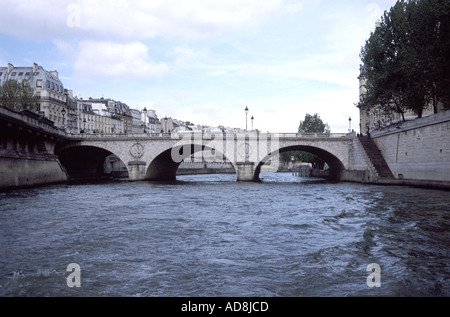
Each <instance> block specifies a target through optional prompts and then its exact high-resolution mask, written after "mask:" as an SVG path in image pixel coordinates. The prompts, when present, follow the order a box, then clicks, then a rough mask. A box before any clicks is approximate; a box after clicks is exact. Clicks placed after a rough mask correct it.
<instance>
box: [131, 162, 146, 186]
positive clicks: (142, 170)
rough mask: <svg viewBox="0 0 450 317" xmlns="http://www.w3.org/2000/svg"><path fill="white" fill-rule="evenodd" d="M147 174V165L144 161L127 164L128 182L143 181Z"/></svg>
mask: <svg viewBox="0 0 450 317" xmlns="http://www.w3.org/2000/svg"><path fill="white" fill-rule="evenodd" d="M146 173H147V163H145V162H144V161H130V162H128V179H129V180H130V181H141V180H144V179H145V177H146Z"/></svg>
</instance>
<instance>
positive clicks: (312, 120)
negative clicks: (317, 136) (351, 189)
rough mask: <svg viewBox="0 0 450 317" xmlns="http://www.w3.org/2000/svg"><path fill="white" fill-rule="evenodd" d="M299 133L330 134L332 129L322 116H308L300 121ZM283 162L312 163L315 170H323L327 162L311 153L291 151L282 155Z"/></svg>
mask: <svg viewBox="0 0 450 317" xmlns="http://www.w3.org/2000/svg"><path fill="white" fill-rule="evenodd" d="M298 132H299V133H330V127H329V126H328V124H326V123H324V122H323V121H322V119H321V118H320V116H319V115H318V114H317V113H315V114H314V115H310V114H306V115H305V119H304V120H302V121H300V126H299V128H298ZM280 155H281V160H282V161H285V162H289V161H291V160H292V158H294V161H297V162H305V163H311V164H312V165H313V167H314V168H320V169H321V168H323V166H324V165H325V162H324V161H323V160H322V159H321V158H320V157H318V156H317V155H314V154H312V153H309V152H304V151H289V152H283V153H281V154H280Z"/></svg>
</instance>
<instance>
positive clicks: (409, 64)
mask: <svg viewBox="0 0 450 317" xmlns="http://www.w3.org/2000/svg"><path fill="white" fill-rule="evenodd" d="M449 21H450V2H449V1H448V0H410V1H404V0H401V1H397V3H396V4H395V5H394V6H393V7H392V8H391V9H390V11H389V12H388V11H386V12H384V15H383V16H382V18H381V22H380V24H379V25H378V26H377V27H376V29H375V31H374V32H372V33H371V35H370V37H369V39H368V40H367V41H366V44H365V46H364V47H363V48H362V49H361V54H360V56H361V60H362V62H363V63H364V65H365V68H366V72H367V73H366V87H365V88H366V89H367V93H366V94H365V95H363V96H361V98H360V101H359V103H358V106H359V107H362V108H364V109H366V110H370V109H374V108H377V109H379V110H381V111H383V112H385V113H389V112H390V111H394V112H397V113H400V114H401V115H402V116H403V119H404V113H405V112H406V111H408V110H412V111H413V112H414V113H416V114H417V116H418V117H421V116H422V113H423V110H424V109H425V108H426V107H428V106H429V105H432V107H433V109H434V111H435V112H437V106H438V103H439V102H441V103H444V104H445V103H448V98H449V93H450V89H449V87H450V72H449V63H448V56H450V32H449V31H450V29H449Z"/></svg>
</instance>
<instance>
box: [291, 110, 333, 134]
mask: <svg viewBox="0 0 450 317" xmlns="http://www.w3.org/2000/svg"><path fill="white" fill-rule="evenodd" d="M298 133H330V128H329V127H328V124H326V123H323V121H322V119H321V118H320V116H319V115H318V114H317V113H315V114H314V115H310V114H309V113H307V114H306V115H305V120H302V121H300V126H299V127H298Z"/></svg>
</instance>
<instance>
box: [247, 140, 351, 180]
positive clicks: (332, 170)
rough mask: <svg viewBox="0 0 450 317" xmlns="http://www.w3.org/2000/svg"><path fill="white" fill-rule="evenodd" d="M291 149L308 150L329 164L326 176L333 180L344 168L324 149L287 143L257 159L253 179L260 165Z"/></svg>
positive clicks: (339, 160) (337, 178) (257, 176)
mask: <svg viewBox="0 0 450 317" xmlns="http://www.w3.org/2000/svg"><path fill="white" fill-rule="evenodd" d="M291 151H303V152H308V153H311V154H314V155H317V156H318V157H319V158H321V159H322V160H323V161H324V162H325V163H326V164H327V165H328V166H329V175H328V177H329V178H330V179H333V180H339V179H340V176H341V173H342V171H344V170H345V165H344V163H343V162H342V160H341V159H339V158H338V157H337V156H336V155H335V154H333V153H332V152H331V151H328V150H326V149H323V148H320V147H316V146H311V145H300V144H299V145H289V146H284V147H280V148H279V149H278V150H275V151H273V152H271V153H269V154H268V155H266V156H265V157H264V158H263V159H262V160H261V161H259V162H258V163H257V164H256V166H255V172H254V173H255V175H254V178H255V180H257V179H259V174H260V173H261V167H262V166H263V165H264V164H266V163H267V162H268V161H269V160H271V159H273V157H274V156H276V155H279V154H281V153H284V152H291Z"/></svg>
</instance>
